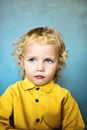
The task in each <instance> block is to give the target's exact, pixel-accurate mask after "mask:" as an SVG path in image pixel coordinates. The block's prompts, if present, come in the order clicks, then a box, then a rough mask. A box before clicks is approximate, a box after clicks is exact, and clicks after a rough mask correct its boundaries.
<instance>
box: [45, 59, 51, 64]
mask: <svg viewBox="0 0 87 130" xmlns="http://www.w3.org/2000/svg"><path fill="white" fill-rule="evenodd" d="M45 62H47V63H53V60H51V59H45Z"/></svg>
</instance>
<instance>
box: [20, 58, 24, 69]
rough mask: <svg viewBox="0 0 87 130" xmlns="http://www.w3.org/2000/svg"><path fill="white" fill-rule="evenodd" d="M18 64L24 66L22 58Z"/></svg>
mask: <svg viewBox="0 0 87 130" xmlns="http://www.w3.org/2000/svg"><path fill="white" fill-rule="evenodd" d="M19 64H20V66H21V67H23V66H24V60H23V58H22V57H20V58H19Z"/></svg>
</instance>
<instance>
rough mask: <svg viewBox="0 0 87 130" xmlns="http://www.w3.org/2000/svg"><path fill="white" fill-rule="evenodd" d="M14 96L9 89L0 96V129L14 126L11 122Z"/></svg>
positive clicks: (3, 129)
mask: <svg viewBox="0 0 87 130" xmlns="http://www.w3.org/2000/svg"><path fill="white" fill-rule="evenodd" d="M12 100H13V97H12V94H11V93H10V91H9V89H7V90H6V92H5V93H4V94H3V95H2V96H1V97H0V130H6V129H9V128H13V127H12V126H11V124H10V116H11V115H12V108H13V103H12Z"/></svg>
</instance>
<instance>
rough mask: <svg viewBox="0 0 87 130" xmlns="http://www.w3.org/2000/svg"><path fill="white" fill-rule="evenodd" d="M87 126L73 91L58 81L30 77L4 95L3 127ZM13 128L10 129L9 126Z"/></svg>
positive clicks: (75, 129) (0, 104)
mask: <svg viewBox="0 0 87 130" xmlns="http://www.w3.org/2000/svg"><path fill="white" fill-rule="evenodd" d="M12 114H13V119H14V128H15V129H20V130H22V129H24V130H54V129H55V130H84V127H85V125H84V122H83V119H82V116H81V113H80V110H79V107H78V105H77V103H76V101H75V100H74V99H73V97H72V96H71V94H70V92H69V91H68V90H66V89H64V88H62V87H60V86H59V85H58V84H55V83H54V81H51V82H50V83H48V84H46V85H44V86H35V85H34V84H33V83H31V82H30V81H29V80H28V79H27V78H25V79H24V80H23V81H18V82H17V83H15V84H13V85H11V86H10V87H9V88H8V89H7V90H6V92H5V93H4V94H3V95H2V96H1V97H0V130H6V128H11V126H10V123H9V117H10V116H11V115H12ZM9 130H10V129H9Z"/></svg>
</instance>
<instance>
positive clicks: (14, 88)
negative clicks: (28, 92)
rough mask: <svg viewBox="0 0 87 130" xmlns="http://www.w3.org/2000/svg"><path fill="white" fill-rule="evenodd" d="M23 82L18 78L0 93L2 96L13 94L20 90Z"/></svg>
mask: <svg viewBox="0 0 87 130" xmlns="http://www.w3.org/2000/svg"><path fill="white" fill-rule="evenodd" d="M23 84H24V82H23V80H19V81H17V82H15V83H13V84H11V85H10V86H8V88H7V89H6V90H5V92H4V93H3V94H2V96H4V95H7V96H14V95H15V94H16V95H17V94H18V93H19V91H20V90H22V89H23V88H22V86H23Z"/></svg>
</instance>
